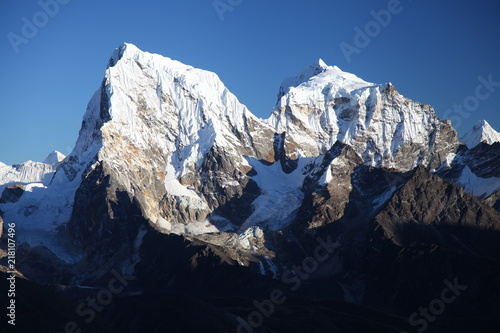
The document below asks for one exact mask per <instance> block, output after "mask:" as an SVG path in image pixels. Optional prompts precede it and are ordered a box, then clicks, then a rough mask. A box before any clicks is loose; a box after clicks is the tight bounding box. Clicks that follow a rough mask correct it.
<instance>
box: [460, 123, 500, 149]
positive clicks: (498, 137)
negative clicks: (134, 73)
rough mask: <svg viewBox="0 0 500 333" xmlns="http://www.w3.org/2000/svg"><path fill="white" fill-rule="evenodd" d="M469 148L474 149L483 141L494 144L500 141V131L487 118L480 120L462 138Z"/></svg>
mask: <svg viewBox="0 0 500 333" xmlns="http://www.w3.org/2000/svg"><path fill="white" fill-rule="evenodd" d="M460 141H461V142H462V143H464V144H465V145H466V146H467V148H469V149H472V148H474V147H475V146H477V145H478V144H480V143H481V142H485V143H487V144H490V145H491V144H493V143H495V142H500V133H498V132H497V131H495V130H494V129H493V128H492V127H491V126H490V124H488V122H487V121H486V120H479V121H478V122H476V123H475V124H474V126H473V127H472V129H471V130H470V131H469V132H467V133H466V134H465V135H464V136H462V138H461V139H460Z"/></svg>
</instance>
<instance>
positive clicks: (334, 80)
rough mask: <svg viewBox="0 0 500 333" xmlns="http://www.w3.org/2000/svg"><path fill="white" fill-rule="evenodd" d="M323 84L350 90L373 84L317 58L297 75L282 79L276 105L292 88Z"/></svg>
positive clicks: (322, 85)
mask: <svg viewBox="0 0 500 333" xmlns="http://www.w3.org/2000/svg"><path fill="white" fill-rule="evenodd" d="M325 84H326V85H330V86H331V87H333V86H336V87H337V88H338V89H339V90H343V91H352V90H355V89H360V88H363V87H368V86H373V85H374V84H373V83H370V82H367V81H365V80H363V79H360V78H359V77H357V76H356V75H354V74H351V73H348V72H344V71H342V70H341V69H340V68H339V67H337V66H328V65H326V64H325V62H324V61H323V60H322V59H319V60H318V61H317V62H315V63H313V64H311V65H309V66H308V67H307V68H305V69H304V70H303V71H301V72H300V73H299V74H298V75H296V76H294V77H288V78H286V79H284V80H283V83H282V84H281V86H280V89H279V92H278V105H279V104H280V103H281V102H282V101H281V99H282V97H283V96H285V95H287V94H289V93H290V92H291V91H292V90H293V88H297V89H298V90H299V91H307V90H311V88H312V89H318V88H323V87H324V86H325ZM294 94H296V92H295V93H294Z"/></svg>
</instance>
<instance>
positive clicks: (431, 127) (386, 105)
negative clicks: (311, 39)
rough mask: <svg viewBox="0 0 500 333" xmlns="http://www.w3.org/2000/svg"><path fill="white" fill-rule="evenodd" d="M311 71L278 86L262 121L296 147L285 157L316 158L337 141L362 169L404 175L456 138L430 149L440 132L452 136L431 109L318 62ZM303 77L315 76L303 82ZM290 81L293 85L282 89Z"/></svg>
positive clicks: (386, 86) (389, 86)
mask: <svg viewBox="0 0 500 333" xmlns="http://www.w3.org/2000/svg"><path fill="white" fill-rule="evenodd" d="M313 67H314V66H310V67H309V68H308V69H306V70H305V71H304V72H303V73H301V74H299V76H297V77H296V78H295V79H287V80H286V81H285V83H283V85H282V87H281V88H280V92H281V91H282V90H283V91H284V94H282V95H281V93H280V95H279V100H278V103H277V106H276V108H275V110H274V112H273V114H272V115H271V117H270V118H269V119H268V120H267V121H268V123H269V124H271V125H272V126H273V127H274V128H275V129H276V130H277V131H278V132H285V131H286V132H287V134H289V136H290V137H291V138H292V140H293V141H294V142H295V143H296V145H294V146H296V147H294V150H295V151H288V152H287V153H288V154H289V155H292V154H294V153H300V154H301V155H303V156H315V155H316V156H317V155H318V154H321V153H324V152H325V151H326V150H327V149H329V148H330V147H331V146H332V145H333V144H334V143H335V141H337V140H339V141H341V142H343V143H346V144H349V145H351V146H352V147H353V148H354V149H355V151H356V152H357V153H358V154H359V155H360V156H362V158H363V160H364V163H365V164H366V165H371V166H377V167H380V166H383V167H391V168H397V169H400V170H404V171H406V170H410V169H412V168H414V167H415V166H416V165H418V164H421V163H424V164H429V163H430V162H431V161H432V159H433V155H435V154H436V153H437V151H443V150H444V151H448V150H453V149H454V148H455V147H456V146H457V145H458V143H457V141H456V138H455V139H454V140H451V142H446V143H444V142H442V141H443V140H441V142H439V143H438V144H436V142H437V139H438V137H440V136H442V135H443V133H440V132H453V133H454V130H453V129H452V128H451V125H450V124H448V123H444V122H441V121H440V120H439V119H438V118H437V116H436V114H435V112H434V110H433V109H432V107H431V106H429V105H422V104H420V103H418V102H414V101H411V100H409V99H407V98H405V97H403V96H402V95H400V94H399V93H398V92H397V91H396V89H395V88H394V86H392V84H390V83H388V84H373V83H370V82H366V81H364V80H362V79H360V78H358V77H357V76H355V75H353V74H350V73H346V72H343V71H342V70H340V69H339V68H338V67H336V66H333V67H331V66H330V67H328V66H326V65H324V63H323V64H322V65H321V66H317V67H316V69H317V70H313V69H312V68H313ZM319 69H321V70H319ZM304 73H308V74H312V73H317V74H315V75H313V76H311V77H309V78H308V76H309V75H308V74H307V75H306V74H304ZM290 82H293V83H294V84H296V85H294V84H292V85H291V86H290V87H289V88H288V89H285V90H284V89H283V87H285V86H287V85H289V83H290ZM453 133H452V134H451V136H452V137H454V136H456V135H454V134H453ZM446 135H448V136H449V134H446ZM444 141H447V140H444ZM439 145H442V146H441V147H438V146H439ZM440 162H441V161H436V162H433V165H436V166H438V165H440V164H441V163H440Z"/></svg>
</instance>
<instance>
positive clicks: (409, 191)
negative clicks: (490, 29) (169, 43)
mask: <svg viewBox="0 0 500 333" xmlns="http://www.w3.org/2000/svg"><path fill="white" fill-rule="evenodd" d="M499 162H500V134H499V133H497V132H496V131H495V130H493V129H492V128H491V126H489V124H488V123H487V122H486V121H481V122H478V123H477V124H475V125H474V126H473V128H472V129H471V130H470V131H469V132H468V133H467V134H465V135H464V136H463V137H462V138H461V139H459V138H458V136H457V132H456V131H455V129H454V128H453V127H452V124H451V122H450V121H448V120H441V119H439V118H438V117H437V115H436V113H435V111H434V109H433V108H432V106H430V105H427V104H422V103H419V102H416V101H413V100H411V99H409V98H407V97H404V96H402V95H401V94H400V93H399V92H398V91H397V90H396V88H395V86H394V85H393V84H391V83H384V84H375V83H370V82H366V81H364V80H363V79H361V78H359V77H357V76H356V75H354V74H350V73H346V72H344V71H342V70H341V69H339V68H338V67H336V66H327V65H326V64H325V63H324V62H323V61H322V60H319V61H318V62H315V63H313V64H311V65H310V66H308V67H307V68H306V69H304V70H303V71H302V72H301V73H299V74H298V75H297V76H295V77H291V78H287V79H285V80H284V81H283V83H282V84H281V86H280V87H279V90H278V98H277V103H276V105H275V107H274V108H273V110H272V112H271V114H270V117H269V118H268V119H260V118H258V117H256V116H254V115H253V114H252V113H251V112H250V111H249V110H248V109H247V108H246V107H245V106H244V105H243V104H241V103H240V102H239V101H238V99H237V97H236V96H234V95H233V94H232V93H231V92H230V91H229V90H228V89H227V88H226V87H225V86H224V84H223V83H222V82H221V80H220V79H219V77H218V76H217V75H216V74H214V73H212V72H208V71H204V70H201V69H197V68H193V67H191V66H188V65H185V64H182V63H180V62H178V61H175V60H172V59H169V58H166V57H163V56H160V55H157V54H150V53H148V52H144V51H141V50H139V49H138V48H137V47H136V46H134V45H132V44H123V45H121V46H120V47H119V48H117V49H116V50H115V51H114V52H113V54H112V56H111V58H110V59H109V62H108V66H107V69H106V72H105V75H104V79H103V80H102V83H101V86H100V87H99V88H98V89H97V91H96V92H95V94H94V95H93V96H92V98H91V100H90V102H89V104H88V106H87V110H86V112H85V115H84V116H83V121H82V126H81V129H80V133H79V136H78V140H77V142H76V145H75V147H74V149H73V151H72V152H71V153H70V154H69V155H68V156H64V155H63V154H61V153H59V152H52V153H51V154H50V155H49V156H48V157H47V158H46V159H45V161H44V162H43V163H41V162H32V161H28V162H25V163H22V164H20V165H13V166H9V165H5V164H2V163H0V193H1V197H0V222H2V223H3V224H4V227H3V229H5V230H4V232H3V235H2V238H1V242H0V244H1V248H2V249H3V250H2V257H3V258H2V259H1V260H0V264H1V265H2V266H0V267H2V269H1V271H3V272H7V271H9V269H8V267H7V266H8V264H7V259H8V257H7V250H8V249H7V243H8V242H7V238H8V235H7V232H5V231H6V229H7V225H9V224H11V223H15V225H16V227H15V239H16V244H17V248H16V274H17V276H18V281H19V283H18V284H19V287H18V293H19V294H20V295H21V296H18V297H19V299H20V301H19V303H20V304H19V309H20V310H18V313H19V319H18V321H19V326H20V327H21V328H22V329H24V330H26V331H39V332H49V331H63V330H64V328H65V325H66V324H67V323H76V325H78V327H79V328H81V329H82V331H83V332H87V331H89V332H114V331H116V332H124V331H126V332H143V331H151V332H156V331H158V332H160V331H165V330H168V331H174V332H199V331H204V332H403V331H407V332H417V331H418V332H423V331H426V332H457V331H458V332H462V331H463V332H471V331H475V332H489V331H491V332H497V331H498V329H499V328H500V320H499V319H498V310H499V309H500V269H499V261H500V212H499V209H500V163H499ZM3 274H6V273H3ZM119 274H122V275H119ZM113 276H121V277H122V280H123V282H124V286H125V287H124V288H122V289H123V290H122V291H121V292H120V293H117V294H116V295H114V299H113V302H110V304H109V303H108V304H109V305H108V304H104V303H105V302H101V305H103V306H102V309H101V310H100V311H98V308H95V311H94V316H93V317H92V320H88V321H87V320H86V319H91V318H90V316H89V317H88V318H87V317H86V316H85V315H82V313H85V312H84V311H82V309H84V307H83V308H82V307H80V305H81V304H84V305H85V303H82V302H85V301H84V300H85V299H87V300H88V297H96V295H99V293H101V291H102V290H106V288H107V286H109V285H110V279H112V278H113ZM123 276H127V277H129V278H130V279H129V280H127V279H126V278H123ZM2 280H3V281H5V280H6V279H4V278H2ZM122 280H120V281H122ZM453 286H455V287H454V289H453ZM446 288H448V289H446ZM460 288H462V289H460ZM443 290H448V291H450V290H451V291H455V292H456V293H455V297H454V299H453V301H452V302H451V301H450V302H445V301H443V300H442V299H443V297H444V296H442V295H445V294H446V292H444V291H443ZM101 294H102V293H101ZM36 295H44V296H43V298H39V297H37V296H36ZM102 295H103V294H102ZM2 297H5V296H2ZM28 299H32V300H30V301H27V300H28ZM98 299H99V298H98ZM436 299H437V300H438V301H439V302H437V301H435V300H436ZM445 300H446V299H445ZM47 304H51V306H46V305H47ZM433 304H434V305H433ZM436 304H442V307H443V309H441V308H439V309H436ZM426 306H427V307H429V308H430V310H431V313H432V314H433V315H432V314H429V313H427V314H426V313H422V312H421V309H422V308H425V307H426ZM444 307H445V308H444ZM78 309H80V311H79V310H78ZM87 310H88V309H87ZM23 311H24V312H23ZM37 311H38V312H37ZM35 312H37V313H38V314H37V315H36V316H35V317H33V313H35ZM56 313H57V314H58V315H55V314H56ZM88 313H90V312H88ZM33 318H34V319H33ZM193 318H195V320H194V321H193Z"/></svg>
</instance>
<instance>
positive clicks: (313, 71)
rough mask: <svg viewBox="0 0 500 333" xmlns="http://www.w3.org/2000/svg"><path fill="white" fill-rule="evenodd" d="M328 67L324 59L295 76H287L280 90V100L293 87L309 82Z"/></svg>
mask: <svg viewBox="0 0 500 333" xmlns="http://www.w3.org/2000/svg"><path fill="white" fill-rule="evenodd" d="M327 69H328V65H327V64H325V62H324V61H323V60H322V59H319V60H318V61H316V62H314V63H312V64H310V65H309V66H307V67H306V68H305V69H304V70H302V71H301V72H300V73H299V74H297V75H296V76H294V77H287V78H285V79H284V80H283V82H282V83H281V86H280V89H279V92H278V101H279V99H280V98H281V97H282V96H283V95H285V94H286V93H287V92H288V90H289V89H290V88H291V87H297V86H298V85H300V84H301V83H303V82H307V81H308V80H309V79H311V78H312V77H314V76H316V75H318V74H320V73H323V72H324V71H325V70H327Z"/></svg>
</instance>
